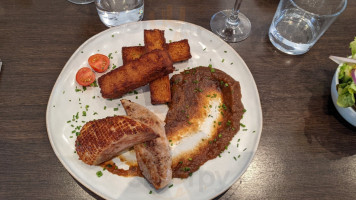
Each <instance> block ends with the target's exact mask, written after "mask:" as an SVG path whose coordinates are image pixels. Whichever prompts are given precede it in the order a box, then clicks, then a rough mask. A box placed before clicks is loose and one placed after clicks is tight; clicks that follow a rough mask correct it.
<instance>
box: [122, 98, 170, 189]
mask: <svg viewBox="0 0 356 200" xmlns="http://www.w3.org/2000/svg"><path fill="white" fill-rule="evenodd" d="M121 103H122V105H123V106H124V108H125V111H126V113H127V114H128V115H129V116H130V117H132V118H133V119H136V120H138V121H140V122H142V123H144V124H146V125H148V126H149V127H151V128H152V130H154V131H155V132H156V133H158V134H159V135H160V136H159V137H158V138H156V139H153V140H150V141H147V142H145V143H142V144H137V145H135V147H134V148H135V151H136V159H137V162H138V166H139V167H140V169H141V171H142V174H143V175H144V176H145V178H146V179H147V180H148V181H149V182H150V183H151V184H152V185H153V186H154V187H155V188H156V189H161V188H164V187H165V186H167V185H168V184H169V183H170V182H171V180H172V166H171V165H172V156H171V152H170V147H169V142H168V140H167V137H166V132H165V128H164V125H165V123H164V122H163V121H162V120H160V119H159V118H158V117H157V116H156V115H155V114H154V113H152V112H151V111H149V110H148V109H147V108H145V107H143V106H141V105H139V104H136V103H133V102H130V101H128V100H124V99H123V100H121Z"/></svg>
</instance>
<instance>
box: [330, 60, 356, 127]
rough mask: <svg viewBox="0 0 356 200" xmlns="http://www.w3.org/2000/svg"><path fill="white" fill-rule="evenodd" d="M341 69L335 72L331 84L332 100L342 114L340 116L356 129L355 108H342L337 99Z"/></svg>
mask: <svg viewBox="0 0 356 200" xmlns="http://www.w3.org/2000/svg"><path fill="white" fill-rule="evenodd" d="M340 67H341V65H339V67H338V68H337V70H336V71H335V74H334V77H333V80H332V82H331V98H332V100H333V103H334V106H335V108H336V110H337V111H338V112H339V113H340V115H341V116H342V117H343V118H344V119H345V120H346V121H347V122H349V123H350V124H351V125H353V126H355V127H356V111H355V110H354V109H353V108H342V107H340V106H338V105H337V103H336V102H337V98H338V97H339V95H338V93H337V90H336V85H338V84H339V72H340Z"/></svg>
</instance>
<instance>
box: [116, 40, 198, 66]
mask: <svg viewBox="0 0 356 200" xmlns="http://www.w3.org/2000/svg"><path fill="white" fill-rule="evenodd" d="M167 50H168V54H169V56H171V59H172V61H173V62H174V63H176V62H182V61H185V60H188V59H190V58H191V57H192V55H191V54H190V46H189V43H188V40H187V39H184V40H180V41H177V42H171V43H168V44H167ZM145 52H146V49H145V47H144V46H132V47H122V60H123V62H124V65H125V64H126V63H128V62H130V61H133V60H136V59H139V58H140V57H141V56H142V55H143V54H145Z"/></svg>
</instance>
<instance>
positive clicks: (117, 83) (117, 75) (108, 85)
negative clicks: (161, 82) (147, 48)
mask: <svg viewBox="0 0 356 200" xmlns="http://www.w3.org/2000/svg"><path fill="white" fill-rule="evenodd" d="M173 70H174V67H173V62H172V60H171V59H170V57H169V55H168V52H167V51H163V50H155V51H152V52H149V53H147V54H144V55H143V56H141V57H140V58H139V59H137V60H134V61H132V62H129V63H126V64H125V65H123V66H121V67H119V68H117V69H114V70H112V71H110V72H109V73H107V74H105V75H103V76H101V77H100V78H99V79H98V82H99V86H100V89H101V90H100V92H101V94H102V96H103V97H104V98H112V99H113V98H120V97H122V96H123V95H124V94H126V93H127V92H129V91H132V90H134V89H136V88H138V87H141V86H144V85H146V84H147V83H150V82H152V81H154V80H156V79H158V78H161V77H163V76H165V75H168V74H169V73H172V72H173Z"/></svg>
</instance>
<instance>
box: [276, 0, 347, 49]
mask: <svg viewBox="0 0 356 200" xmlns="http://www.w3.org/2000/svg"><path fill="white" fill-rule="evenodd" d="M346 4H347V0H281V1H280V2H279V5H278V8H277V11H276V14H275V15H274V18H273V21H272V24H271V26H270V29H269V39H270V41H271V42H272V44H273V45H274V46H275V47H276V48H277V49H279V50H280V51H282V52H284V53H287V54H291V55H300V54H304V53H306V52H307V51H309V49H310V48H311V47H312V46H313V45H314V44H315V43H316V42H317V41H318V39H319V38H320V37H321V36H322V35H323V34H324V32H325V31H326V30H327V29H328V28H329V26H330V25H331V24H332V23H333V22H334V21H335V19H336V18H337V16H339V15H340V13H342V12H343V11H344V9H345V8H346Z"/></svg>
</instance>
